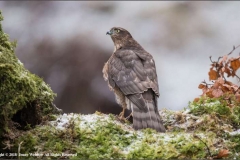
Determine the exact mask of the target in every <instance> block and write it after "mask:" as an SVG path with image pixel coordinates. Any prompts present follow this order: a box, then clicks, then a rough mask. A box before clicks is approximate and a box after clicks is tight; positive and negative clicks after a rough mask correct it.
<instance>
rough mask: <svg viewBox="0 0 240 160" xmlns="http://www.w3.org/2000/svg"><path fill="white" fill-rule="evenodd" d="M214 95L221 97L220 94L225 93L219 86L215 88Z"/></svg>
mask: <svg viewBox="0 0 240 160" xmlns="http://www.w3.org/2000/svg"><path fill="white" fill-rule="evenodd" d="M212 95H213V96H214V97H216V98H218V97H220V96H222V95H223V91H222V90H221V89H219V88H217V89H213V91H212Z"/></svg>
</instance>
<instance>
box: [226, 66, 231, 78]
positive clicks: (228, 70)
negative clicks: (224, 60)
mask: <svg viewBox="0 0 240 160" xmlns="http://www.w3.org/2000/svg"><path fill="white" fill-rule="evenodd" d="M224 72H225V73H227V77H230V76H232V73H231V71H230V69H229V68H228V67H227V66H226V67H224Z"/></svg>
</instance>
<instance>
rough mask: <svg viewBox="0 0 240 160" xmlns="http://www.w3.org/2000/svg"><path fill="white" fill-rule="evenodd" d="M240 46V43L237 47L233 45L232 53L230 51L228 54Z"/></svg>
mask: <svg viewBox="0 0 240 160" xmlns="http://www.w3.org/2000/svg"><path fill="white" fill-rule="evenodd" d="M238 47H240V45H238V46H237V47H235V46H233V50H232V51H231V52H230V53H228V55H230V54H232V52H233V51H234V50H235V49H237V48H238Z"/></svg>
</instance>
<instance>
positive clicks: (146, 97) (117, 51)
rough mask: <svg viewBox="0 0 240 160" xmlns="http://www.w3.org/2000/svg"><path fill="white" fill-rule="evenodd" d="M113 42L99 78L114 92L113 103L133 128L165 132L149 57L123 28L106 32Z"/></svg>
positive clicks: (154, 75)
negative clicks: (128, 114) (127, 114)
mask: <svg viewBox="0 0 240 160" xmlns="http://www.w3.org/2000/svg"><path fill="white" fill-rule="evenodd" d="M107 34H108V35H110V36H111V38H112V40H113V43H114V52H113V54H112V55H111V57H110V58H109V60H108V61H107V62H106V63H105V65H104V67H103V77H104V79H105V80H106V81H108V86H109V88H110V90H111V91H113V92H114V93H115V97H116V101H117V103H118V104H120V105H121V106H122V108H123V111H122V112H121V113H120V115H119V116H120V117H121V118H124V111H125V109H126V108H128V109H130V110H131V111H132V117H133V128H134V129H136V130H138V129H144V128H152V129H155V130H157V131H158V132H165V127H164V126H163V123H162V120H161V117H160V115H159V112H158V106H157V98H158V97H159V95H160V94H159V89H158V80H157V73H156V67H155V62H154V60H153V57H152V55H151V54H149V53H148V52H147V51H145V50H144V49H143V47H142V46H141V45H140V44H139V43H138V42H137V41H136V40H134V39H133V37H132V35H131V34H130V33H129V32H128V31H127V30H126V29H123V28H120V27H113V28H111V30H110V31H108V32H107Z"/></svg>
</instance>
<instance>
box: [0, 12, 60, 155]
mask: <svg viewBox="0 0 240 160" xmlns="http://www.w3.org/2000/svg"><path fill="white" fill-rule="evenodd" d="M2 20H3V17H2V14H1V11H0V93H1V94H0V141H1V142H2V141H3V138H4V137H5V138H6V137H8V138H13V137H14V136H13V133H14V129H16V128H18V129H27V128H30V127H34V126H35V125H37V124H39V123H41V122H42V121H43V120H44V119H46V117H47V115H49V114H50V113H53V112H55V111H56V110H57V109H56V107H55V106H54V105H53V103H52V102H53V99H54V97H55V94H54V93H53V91H52V90H51V88H50V87H49V86H48V85H47V84H46V83H45V82H44V81H43V80H42V79H41V78H39V77H38V76H36V75H34V74H32V73H30V72H29V71H28V70H27V69H25V68H24V65H23V64H22V63H21V62H20V60H19V59H18V58H17V57H16V55H15V53H14V49H15V47H16V42H10V40H9V37H8V35H7V34H6V33H4V32H3V30H2V24H1V21H2ZM55 113H56V112H55ZM10 134H12V136H13V137H11V135H10ZM0 147H1V149H0V151H1V150H2V143H1V144H0Z"/></svg>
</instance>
